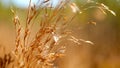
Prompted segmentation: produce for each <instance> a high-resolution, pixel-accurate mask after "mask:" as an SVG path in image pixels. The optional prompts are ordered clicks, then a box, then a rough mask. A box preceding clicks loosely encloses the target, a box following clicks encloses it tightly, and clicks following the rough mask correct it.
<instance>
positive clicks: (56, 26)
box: [12, 0, 75, 68]
mask: <svg viewBox="0 0 120 68" xmlns="http://www.w3.org/2000/svg"><path fill="white" fill-rule="evenodd" d="M69 3H70V1H69V0H65V1H64V0H60V1H59V4H58V5H57V6H52V3H51V2H50V1H49V0H44V1H43V2H41V3H40V4H38V5H36V4H34V5H32V4H31V1H30V3H29V7H28V10H27V18H26V22H24V23H25V24H26V25H25V28H24V26H22V25H21V22H20V19H19V17H18V15H17V14H16V13H15V12H14V11H13V10H12V12H13V13H14V24H15V29H16V41H15V42H16V48H15V50H14V51H13V53H14V55H15V61H16V64H15V65H14V67H15V68H47V67H48V68H49V67H55V64H54V61H55V60H56V59H57V58H59V57H61V56H63V54H64V50H65V45H59V43H60V41H61V38H64V37H66V36H67V35H68V33H69V32H67V31H66V27H67V25H68V24H70V22H71V21H72V19H73V18H74V16H75V14H73V16H69V17H67V15H65V14H64V10H65V7H66V6H67V5H69ZM36 18H38V19H39V25H40V26H39V28H38V30H37V32H36V34H35V35H34V38H33V39H31V37H30V36H31V33H32V31H31V30H32V29H33V24H36V21H34V20H35V19H36ZM64 39H66V38H64Z"/></svg>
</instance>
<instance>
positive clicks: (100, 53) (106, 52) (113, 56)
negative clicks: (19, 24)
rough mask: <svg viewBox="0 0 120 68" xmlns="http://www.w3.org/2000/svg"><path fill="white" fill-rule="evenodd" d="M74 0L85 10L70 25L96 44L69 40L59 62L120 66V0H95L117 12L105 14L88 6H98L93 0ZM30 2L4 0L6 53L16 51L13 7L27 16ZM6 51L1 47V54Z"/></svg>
mask: <svg viewBox="0 0 120 68" xmlns="http://www.w3.org/2000/svg"><path fill="white" fill-rule="evenodd" d="M52 1H53V3H54V5H56V4H57V0H52ZM73 1H74V2H75V3H76V4H77V6H78V7H79V9H80V11H82V13H81V14H78V15H77V16H76V17H75V19H74V20H73V21H72V22H73V23H72V24H71V25H70V26H69V27H70V29H71V30H72V31H73V33H74V36H75V37H77V38H79V39H84V40H89V41H92V42H93V43H94V45H89V44H86V43H83V44H81V45H79V46H78V45H77V46H76V44H74V43H68V44H69V46H68V47H67V51H66V57H65V58H61V59H60V60H59V62H58V63H59V66H60V68H120V19H119V18H120V0H92V1H94V2H98V3H103V4H105V5H106V6H107V7H109V9H110V10H112V11H114V12H115V13H116V16H114V15H113V14H112V13H110V12H109V11H105V12H106V14H104V13H103V12H101V11H100V10H99V9H98V8H89V9H86V8H88V7H90V6H97V5H96V4H95V3H90V2H89V1H91V0H73ZM33 2H34V3H36V2H37V1H36V0H33ZM28 4H29V0H0V46H4V47H5V53H9V52H10V51H12V50H13V49H14V45H15V43H14V40H15V29H14V24H13V22H12V18H13V16H12V13H11V11H10V7H11V6H12V7H15V9H16V10H17V13H19V16H20V17H21V19H23V20H24V16H25V10H26V8H27V6H28ZM21 11H22V12H21ZM66 11H67V12H70V11H69V10H66ZM2 53H3V52H2V51H1V52H0V56H2Z"/></svg>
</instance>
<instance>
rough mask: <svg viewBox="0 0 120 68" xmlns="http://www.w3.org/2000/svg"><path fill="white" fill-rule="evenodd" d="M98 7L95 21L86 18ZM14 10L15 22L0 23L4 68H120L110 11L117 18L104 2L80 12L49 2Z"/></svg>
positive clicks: (0, 60)
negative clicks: (108, 15) (109, 20)
mask: <svg viewBox="0 0 120 68" xmlns="http://www.w3.org/2000/svg"><path fill="white" fill-rule="evenodd" d="M92 3H93V2H92ZM41 5H44V7H41ZM94 7H97V9H93V10H94V11H93V12H92V13H91V14H92V15H93V17H94V18H93V19H95V20H96V21H95V20H94V21H93V20H91V19H90V20H89V18H91V16H90V15H86V16H88V19H84V17H86V16H85V13H89V12H91V11H88V12H87V11H86V10H88V9H89V8H94ZM10 10H11V13H10V14H11V15H12V18H11V20H13V23H9V24H8V23H6V21H4V20H0V50H1V51H0V68H120V56H119V43H118V42H116V33H117V32H116V31H115V29H114V28H113V27H114V26H113V25H111V24H109V23H105V22H108V20H107V16H106V12H109V13H111V15H113V16H116V14H115V13H114V12H113V11H112V10H111V9H109V8H108V7H107V6H105V5H104V4H103V3H95V6H92V7H88V8H86V7H85V8H84V9H82V10H80V9H79V8H78V6H77V4H76V3H73V2H71V1H70V0H65V1H63V0H60V2H59V4H58V5H57V6H56V7H53V6H52V4H51V3H49V0H45V1H44V2H43V3H41V4H40V5H39V6H37V5H32V4H31V2H30V3H29V7H28V8H27V9H21V10H20V9H19V10H15V9H14V8H11V9H10ZM10 17H11V16H10ZM80 19H81V20H80ZM82 19H84V20H85V21H83V20H82ZM103 21H105V22H103ZM4 22H5V23H4ZM10 24H12V25H10ZM113 45H116V46H113Z"/></svg>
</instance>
